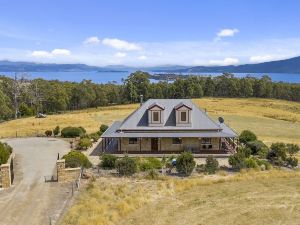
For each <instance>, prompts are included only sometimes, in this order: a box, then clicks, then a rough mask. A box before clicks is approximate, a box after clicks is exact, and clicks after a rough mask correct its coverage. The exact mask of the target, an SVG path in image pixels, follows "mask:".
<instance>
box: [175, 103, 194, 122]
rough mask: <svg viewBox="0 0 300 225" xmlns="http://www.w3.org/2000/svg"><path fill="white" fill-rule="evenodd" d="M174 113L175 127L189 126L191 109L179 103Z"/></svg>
mask: <svg viewBox="0 0 300 225" xmlns="http://www.w3.org/2000/svg"><path fill="white" fill-rule="evenodd" d="M175 111H176V126H191V124H192V121H191V113H192V107H190V106H188V105H186V104H184V103H183V102H181V103H180V104H178V105H177V106H175Z"/></svg>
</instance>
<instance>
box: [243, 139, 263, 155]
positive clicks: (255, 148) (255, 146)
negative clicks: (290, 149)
mask: <svg viewBox="0 0 300 225" xmlns="http://www.w3.org/2000/svg"><path fill="white" fill-rule="evenodd" d="M246 146H247V147H248V148H250V149H251V154H252V155H257V154H258V152H259V151H260V150H261V149H262V148H267V146H266V145H265V144H264V143H263V142H262V141H260V140H255V141H250V142H247V144H246Z"/></svg>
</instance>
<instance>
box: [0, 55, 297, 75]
mask: <svg viewBox="0 0 300 225" xmlns="http://www.w3.org/2000/svg"><path fill="white" fill-rule="evenodd" d="M136 70H143V71H149V72H170V73H171V72H173V73H200V72H202V73H212V72H215V73H225V72H228V73H299V74H300V56H298V57H295V58H290V59H285V60H278V61H271V62H264V63H257V64H244V65H237V66H233V65H231V66H194V67H191V66H180V65H162V66H153V67H130V66H124V65H110V66H104V67H98V66H88V65H85V64H51V63H33V62H11V61H0V72H13V71H14V72H77V71H78V72H80V71H99V72H124V71H125V72H133V71H136Z"/></svg>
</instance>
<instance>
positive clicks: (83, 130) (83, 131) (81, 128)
mask: <svg viewBox="0 0 300 225" xmlns="http://www.w3.org/2000/svg"><path fill="white" fill-rule="evenodd" d="M78 128H79V129H80V130H81V131H82V133H83V134H85V133H86V130H85V129H84V128H83V127H78Z"/></svg>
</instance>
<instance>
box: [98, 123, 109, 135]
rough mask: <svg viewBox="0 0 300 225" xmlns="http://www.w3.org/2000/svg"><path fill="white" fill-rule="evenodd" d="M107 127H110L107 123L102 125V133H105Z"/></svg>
mask: <svg viewBox="0 0 300 225" xmlns="http://www.w3.org/2000/svg"><path fill="white" fill-rule="evenodd" d="M107 129H108V126H107V125H106V124H101V126H100V131H101V132H102V133H104V132H105V131H106V130H107Z"/></svg>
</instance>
